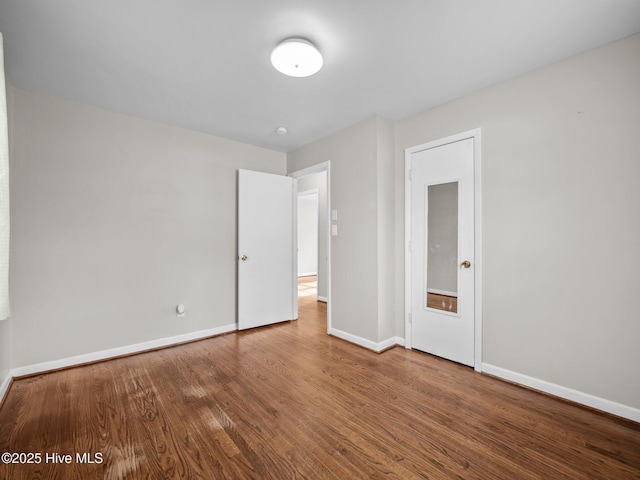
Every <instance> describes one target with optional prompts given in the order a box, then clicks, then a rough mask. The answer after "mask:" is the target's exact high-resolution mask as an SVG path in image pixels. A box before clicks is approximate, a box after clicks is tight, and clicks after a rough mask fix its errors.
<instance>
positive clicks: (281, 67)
mask: <svg viewBox="0 0 640 480" xmlns="http://www.w3.org/2000/svg"><path fill="white" fill-rule="evenodd" d="M271 63H272V65H273V66H274V68H275V69H276V70H278V71H279V72H281V73H284V74H285V75H289V76H290V77H308V76H309V75H313V74H314V73H317V72H318V70H320V69H321V68H322V55H320V52H319V51H318V49H317V48H316V47H314V46H313V44H312V43H311V42H308V41H307V40H304V39H302V38H290V39H288V40H285V41H284V42H282V43H281V44H280V45H278V46H277V47H276V48H274V49H273V52H271Z"/></svg>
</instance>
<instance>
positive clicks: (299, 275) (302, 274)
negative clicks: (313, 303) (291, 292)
mask: <svg viewBox="0 0 640 480" xmlns="http://www.w3.org/2000/svg"><path fill="white" fill-rule="evenodd" d="M316 275H318V272H304V273H299V274H298V278H300V277H315V276H316Z"/></svg>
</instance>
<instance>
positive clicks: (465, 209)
mask: <svg viewBox="0 0 640 480" xmlns="http://www.w3.org/2000/svg"><path fill="white" fill-rule="evenodd" d="M473 148H474V145H473V139H471V138H468V139H465V140H460V141H457V142H453V143H449V144H446V145H441V146H437V147H434V148H429V149H425V150H422V151H419V152H415V153H413V154H412V157H411V178H412V180H411V232H412V233H411V240H412V250H411V251H412V253H411V318H412V329H411V345H412V347H413V348H416V349H418V350H422V351H425V352H428V353H431V354H434V355H438V356H440V357H443V358H447V359H449V360H453V361H455V362H459V363H462V364H464V365H469V366H473V365H474V326H475V321H474V303H475V302H474V290H475V289H474V224H473V222H474V192H473V178H474V175H473V165H474V157H473V155H474V153H473Z"/></svg>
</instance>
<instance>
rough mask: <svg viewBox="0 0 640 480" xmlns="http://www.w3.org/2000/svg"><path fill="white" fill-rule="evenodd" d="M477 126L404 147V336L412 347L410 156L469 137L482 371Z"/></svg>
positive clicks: (477, 355)
mask: <svg viewBox="0 0 640 480" xmlns="http://www.w3.org/2000/svg"><path fill="white" fill-rule="evenodd" d="M480 133H481V130H480V128H476V129H473V130H468V131H466V132H462V133H458V134H456V135H450V136H448V137H445V138H441V139H438V140H434V141H431V142H427V143H423V144H420V145H416V146H414V147H410V148H406V149H405V151H404V152H405V153H404V170H405V175H404V229H405V231H404V238H405V245H404V336H405V347H406V348H412V345H411V343H412V342H411V335H412V328H411V326H412V318H411V290H412V288H411V248H412V245H411V160H412V156H413V154H415V153H418V152H421V151H423V150H429V149H432V148H436V147H441V146H443V145H447V144H449V143H454V142H458V141H460V140H466V139H469V138H472V139H473V201H474V206H473V210H474V212H473V221H474V238H473V240H474V258H475V265H474V293H475V304H474V362H473V363H474V369H475V370H476V371H478V372H480V371H482V191H481V190H482V181H481V179H482V178H481V172H482V170H481V166H482V163H481V142H480V137H481V135H480Z"/></svg>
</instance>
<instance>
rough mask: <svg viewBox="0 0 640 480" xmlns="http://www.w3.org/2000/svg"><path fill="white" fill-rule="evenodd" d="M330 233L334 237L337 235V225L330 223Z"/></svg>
mask: <svg viewBox="0 0 640 480" xmlns="http://www.w3.org/2000/svg"><path fill="white" fill-rule="evenodd" d="M331 235H332V236H334V237H336V236H337V235H338V225H331Z"/></svg>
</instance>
